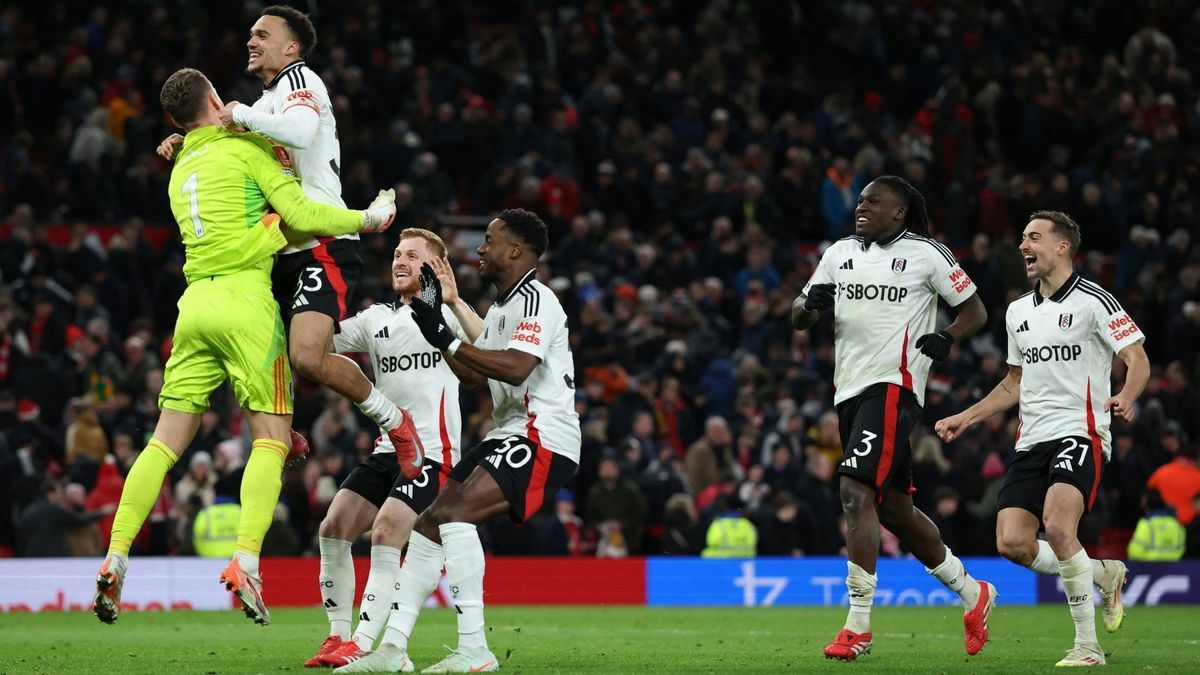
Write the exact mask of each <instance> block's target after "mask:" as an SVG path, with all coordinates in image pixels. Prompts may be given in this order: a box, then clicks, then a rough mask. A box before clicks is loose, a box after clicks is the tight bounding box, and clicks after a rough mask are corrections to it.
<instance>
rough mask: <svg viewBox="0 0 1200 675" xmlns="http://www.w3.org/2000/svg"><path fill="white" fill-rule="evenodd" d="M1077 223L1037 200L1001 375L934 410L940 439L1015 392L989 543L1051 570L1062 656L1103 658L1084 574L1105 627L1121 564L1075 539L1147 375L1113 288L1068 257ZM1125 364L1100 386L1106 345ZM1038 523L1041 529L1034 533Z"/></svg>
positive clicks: (1114, 621)
mask: <svg viewBox="0 0 1200 675" xmlns="http://www.w3.org/2000/svg"><path fill="white" fill-rule="evenodd" d="M1079 241H1080V233H1079V225H1077V224H1076V223H1075V221H1074V220H1072V219H1071V218H1070V217H1069V216H1068V215H1067V214H1065V213H1060V212H1058V211H1038V212H1036V213H1034V214H1033V215H1031V216H1030V217H1029V224H1028V225H1026V226H1025V233H1024V235H1023V236H1022V237H1021V255H1022V256H1023V257H1024V258H1025V270H1026V274H1027V275H1028V276H1029V278H1030V279H1032V280H1034V281H1035V283H1034V287H1033V290H1032V291H1030V292H1029V293H1026V294H1025V295H1023V296H1021V297H1020V298H1017V299H1016V300H1014V301H1013V302H1012V304H1010V305H1009V306H1008V313H1007V315H1006V317H1005V325H1006V326H1007V329H1008V375H1006V376H1005V378H1004V379H1003V380H1001V381H1000V384H998V385H996V388H995V389H993V390H992V391H991V393H989V394H988V395H987V396H986V397H984V398H983V400H981V401H979V402H978V403H976V404H975V405H973V406H971V407H970V408H968V409H967V410H965V411H963V412H961V413H959V414H957V415H953V416H951V417H947V418H946V419H943V420H939V421H938V422H937V424H936V425H935V426H934V429H935V430H936V431H937V433H938V435H939V436H941V437H942V438H943V439H945V440H947V441H950V440H954V439H955V438H958V437H959V436H960V435H962V433H963V431H965V430H966V429H967V428H968V427H970V426H971V425H973V424H975V423H976V422H978V421H980V420H983V419H987V418H988V417H991V416H992V415H995V414H996V413H999V412H1002V411H1004V410H1007V409H1008V408H1010V407H1012V406H1013V405H1014V404H1018V403H1019V404H1020V408H1019V410H1020V415H1021V426H1020V427H1018V431H1017V439H1016V450H1017V457H1016V459H1015V460H1014V461H1013V463H1012V465H1010V466H1009V468H1008V475H1007V476H1005V478H1004V485H1003V486H1002V487H1001V489H1000V497H999V499H998V504H997V507H998V508H999V509H1000V513H999V515H998V517H997V520H996V546H997V548H998V549H999V551H1000V553H1001V554H1002V555H1003V556H1004V557H1006V558H1008V559H1009V560H1011V561H1013V562H1015V563H1017V564H1019V565H1024V566H1025V567H1028V568H1030V569H1032V570H1034V571H1036V572H1042V573H1043V574H1055V575H1058V574H1061V576H1062V582H1063V588H1064V590H1065V591H1066V594H1067V604H1068V605H1069V606H1070V608H1071V617H1072V618H1073V619H1074V621H1075V645H1074V647H1072V648H1071V650H1069V651H1068V652H1067V655H1066V657H1065V658H1063V659H1062V660H1061V661H1059V662H1058V665H1060V666H1095V665H1104V663H1105V658H1104V651H1103V650H1102V649H1101V648H1100V644H1099V641H1098V639H1097V637H1096V616H1095V610H1094V609H1093V607H1092V585H1093V583H1094V584H1096V585H1098V586H1099V587H1100V595H1101V597H1102V599H1103V608H1104V627H1105V628H1106V629H1107V630H1108V632H1110V633H1111V632H1114V631H1116V630H1117V629H1118V628H1120V627H1121V622H1122V620H1123V618H1124V616H1125V609H1124V606H1123V605H1122V604H1121V585H1122V584H1123V583H1124V582H1125V565H1124V564H1122V563H1121V562H1119V561H1114V560H1090V559H1088V556H1087V553H1086V552H1085V551H1084V550H1083V547H1082V546H1081V545H1080V543H1079V539H1078V537H1077V534H1076V532H1077V530H1078V527H1079V519H1080V517H1081V516H1082V515H1083V514H1084V512H1085V511H1088V510H1090V509H1091V508H1092V505H1093V504H1094V503H1095V500H1096V492H1097V491H1098V490H1099V488H1100V474H1101V470H1102V468H1103V464H1104V462H1106V461H1108V458H1109V454H1110V452H1111V447H1110V438H1111V437H1110V434H1109V430H1108V426H1109V419H1110V417H1111V414H1112V413H1116V414H1117V415H1119V416H1120V417H1121V418H1123V419H1125V420H1126V421H1132V420H1133V417H1134V407H1133V402H1134V401H1135V400H1136V399H1137V397H1138V396H1139V395H1141V393H1142V390H1143V389H1145V387H1146V381H1147V380H1148V379H1149V377H1150V363H1149V361H1148V360H1147V358H1146V351H1145V349H1143V347H1142V343H1143V342H1144V340H1145V335H1143V333H1142V331H1141V330H1140V329H1139V328H1138V326H1137V324H1136V323H1134V322H1133V320H1132V319H1130V318H1129V314H1127V313H1126V312H1125V310H1124V309H1122V308H1121V305H1120V303H1118V302H1117V300H1116V298H1114V297H1113V296H1112V295H1110V294H1109V293H1108V292H1107V291H1105V290H1104V289H1103V288H1101V287H1100V286H1098V285H1096V284H1094V283H1092V282H1090V281H1087V280H1085V279H1081V278H1080V277H1079V276H1078V275H1077V274H1075V273H1074V272H1073V270H1072V267H1071V260H1072V258H1073V257H1074V255H1075V253H1076V252H1077V251H1078V250H1079ZM1113 354H1116V355H1117V356H1118V357H1119V358H1120V359H1121V360H1122V361H1124V362H1125V364H1126V365H1127V366H1128V370H1127V372H1126V376H1125V386H1124V387H1122V388H1121V391H1120V393H1118V394H1117V395H1116V396H1113V395H1112V394H1111V392H1110V388H1109V375H1110V372H1111V369H1112V357H1113ZM1042 524H1044V525H1045V527H1046V539H1047V541H1039V540H1038V538H1037V533H1038V528H1039V525H1042Z"/></svg>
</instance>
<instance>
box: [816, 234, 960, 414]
mask: <svg viewBox="0 0 1200 675" xmlns="http://www.w3.org/2000/svg"><path fill="white" fill-rule="evenodd" d="M827 283H836V284H837V293H836V297H835V299H834V304H833V336H834V348H835V358H836V362H835V363H834V371H833V386H834V389H835V391H834V396H833V401H834V403H835V404H837V403H841V402H842V401H845V400H847V399H850V398H853V397H854V396H857V395H858V394H860V393H862V391H863V390H865V389H866V388H867V387H870V386H871V385H873V384H878V383H881V382H890V383H892V384H898V385H900V386H902V387H904V388H905V389H908V390H909V391H911V392H913V394H915V395H916V397H917V402H918V403H919V404H921V405H925V380H926V378H927V377H928V375H929V366H930V364H932V363H933V361H932V360H931V359H930V358H929V357H927V356H925V355H924V354H922V353H921V351H920V350H918V349H917V348H916V347H915V346H914V343H916V341H917V338H919V337H921V336H922V335H925V334H926V333H932V332H934V331H935V330H937V327H936V326H935V323H936V321H937V302H938V297H939V296H941V297H942V298H945V300H946V302H947V303H949V304H950V306H951V307H957V306H959V305H960V304H962V303H963V302H965V301H966V300H967V299H968V298H970V297H971V296H972V295H974V294H975V284H974V283H972V282H971V278H970V277H968V276H967V273H966V272H964V271H963V269H962V268H961V267H959V265H958V261H956V260H955V259H954V254H953V253H951V252H950V249H948V248H946V247H945V246H943V245H942V244H940V243H938V242H936V241H934V240H932V239H929V238H927V237H921V236H917V235H915V234H912V233H910V232H908V230H902V231H901V232H899V233H898V234H896V235H895V236H894V237H892V238H891V239H888V240H887V241H882V242H874V243H871V242H869V241H868V240H867V239H866V238H864V237H859V236H853V237H846V238H845V239H841V240H839V241H836V242H834V243H833V244H832V245H830V246H829V248H827V249H825V253H824V254H822V255H821V261H820V262H819V263H818V264H817V269H816V271H814V272H813V275H812V278H811V279H809V281H808V284H807V285H805V287H804V294H805V295H808V292H809V289H811V288H812V286H813V284H827Z"/></svg>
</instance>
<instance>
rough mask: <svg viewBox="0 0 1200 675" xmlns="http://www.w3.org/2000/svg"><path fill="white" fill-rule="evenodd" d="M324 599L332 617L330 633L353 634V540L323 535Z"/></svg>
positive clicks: (341, 635) (322, 577)
mask: <svg viewBox="0 0 1200 675" xmlns="http://www.w3.org/2000/svg"><path fill="white" fill-rule="evenodd" d="M318 543H319V545H320V548H321V576H320V577H319V578H320V582H321V602H322V603H323V604H324V605H325V614H326V615H327V616H328V617H329V634H330V635H336V636H338V637H340V638H341V639H343V640H346V639H349V637H350V615H351V614H353V613H354V559H353V558H352V557H351V556H350V542H348V541H345V540H342V539H332V538H329V537H321V538H320V539H318Z"/></svg>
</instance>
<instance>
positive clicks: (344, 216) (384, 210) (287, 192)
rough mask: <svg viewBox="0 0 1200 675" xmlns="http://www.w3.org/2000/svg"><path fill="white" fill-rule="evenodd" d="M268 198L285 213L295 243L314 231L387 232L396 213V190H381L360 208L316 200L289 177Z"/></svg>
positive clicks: (277, 210) (326, 233) (326, 234)
mask: <svg viewBox="0 0 1200 675" xmlns="http://www.w3.org/2000/svg"><path fill="white" fill-rule="evenodd" d="M260 185H261V184H260ZM264 192H266V190H265V189H264ZM267 202H268V203H270V204H271V207H272V208H273V209H275V211H276V212H277V213H278V214H279V215H280V216H282V217H283V222H284V223H286V228H285V233H286V234H288V240H289V241H292V242H293V243H296V240H304V239H307V238H308V237H309V236H312V235H325V236H331V237H332V236H337V235H340V234H352V233H354V232H383V231H384V230H386V229H387V228H388V227H390V226H391V224H392V219H393V218H395V217H396V193H395V191H393V190H380V194H379V196H377V197H376V198H375V201H373V202H371V205H370V206H368V207H367V208H366V209H364V210H362V211H356V210H353V209H343V208H341V207H338V206H332V205H330V204H322V203H320V202H316V201H313V200H311V199H309V198H308V196H307V195H305V194H304V190H302V189H300V184H299V183H297V182H295V181H289V182H283V183H280V184H279V185H277V186H276V189H275V190H274V191H273V192H270V193H268V195H267ZM297 233H299V236H298V235H297Z"/></svg>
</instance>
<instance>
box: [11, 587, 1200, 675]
mask: <svg viewBox="0 0 1200 675" xmlns="http://www.w3.org/2000/svg"><path fill="white" fill-rule="evenodd" d="M844 616H845V610H844V609H842V608H808V607H800V608H703V609H668V608H651V607H599V608H574V607H489V608H488V609H487V621H488V631H489V632H488V641H489V643H490V644H491V647H492V651H494V652H495V653H496V655H497V656H498V657H499V658H500V663H501V670H503V671H511V672H518V671H520V672H567V673H574V672H621V673H630V672H647V671H659V672H664V673H666V672H688V671H690V672H726V671H757V672H782V671H796V670H802V671H811V670H827V671H842V672H850V671H853V672H855V673H860V672H925V673H938V672H1008V673H1015V672H1029V671H1032V670H1044V669H1046V668H1049V667H1052V666H1053V665H1054V663H1055V661H1057V660H1058V659H1060V658H1062V656H1063V653H1064V652H1065V651H1066V649H1067V648H1068V647H1069V646H1070V644H1071V639H1072V636H1073V632H1072V627H1071V619H1070V615H1069V614H1068V612H1067V607H1066V605H1065V604H1064V605H1047V606H1038V607H1004V606H1002V605H1001V606H999V607H997V609H996V610H995V612H994V613H993V614H992V619H991V631H992V639H991V642H989V643H988V645H987V646H986V647H985V648H984V650H983V651H982V652H981V653H980V654H979V655H978V656H975V657H968V656H967V655H966V653H965V652H964V651H963V640H962V618H961V616H962V615H961V610H959V609H958V608H951V607H921V608H917V607H879V608H876V609H875V611H874V616H873V619H872V620H873V622H874V626H873V627H874V630H875V648H874V650H873V651H872V653H871V654H869V655H866V656H863V657H860V658H859V659H858V661H856V662H854V663H842V662H834V661H827V660H826V659H825V658H824V656H822V654H821V649H822V648H823V647H824V646H825V644H826V643H827V642H828V641H829V640H830V639H832V638H833V636H834V634H835V633H836V632H837V630H838V629H839V628H841V623H842V620H843V618H844ZM272 620H273V623H272V624H271V625H270V626H268V627H265V628H264V627H259V626H255V625H253V624H252V623H250V622H249V621H248V620H246V619H245V618H244V617H243V616H242V614H241V612H235V611H233V610H230V611H228V612H167V613H149V614H147V613H133V612H131V613H128V614H125V615H123V616H122V617H121V619H120V621H118V622H117V624H116V625H115V626H105V625H101V624H100V623H99V622H97V621H96V619H95V617H93V616H92V615H90V614H83V613H62V614H59V613H46V614H24V613H21V614H0V672H3V673H65V672H88V673H106V672H141V673H158V674H160V675H175V674H176V673H273V672H280V671H293V672H294V671H302V670H303V669H302V668H301V667H300V664H301V663H303V661H304V660H305V659H306V658H308V657H309V656H310V655H311V654H312V652H313V651H314V650H315V649H316V646H317V644H318V643H319V642H320V641H321V640H322V639H323V638H324V628H325V626H326V623H325V613H324V612H323V611H322V610H320V609H277V610H275V611H274V612H272ZM1099 621H1100V616H1099V613H1098V612H1097V623H1099ZM1100 631H1101V632H1100V640H1101V644H1102V645H1103V646H1104V648H1105V649H1106V650H1108V652H1109V659H1108V662H1109V670H1110V671H1119V672H1134V671H1138V672H1143V671H1155V672H1190V673H1198V672H1200V607H1184V606H1175V607H1134V608H1131V609H1130V610H1129V613H1128V615H1127V617H1126V620H1125V626H1124V627H1123V628H1122V629H1121V631H1120V632H1118V633H1116V634H1115V635H1108V634H1106V633H1104V632H1103V631H1104V629H1103V627H1102V626H1101V627H1100ZM455 641H456V633H455V627H454V615H453V614H452V613H451V611H450V610H448V609H427V610H425V612H424V613H423V614H422V616H421V618H420V620H419V621H418V623H417V629H416V632H415V634H414V636H413V642H412V645H411V646H410V647H411V648H410V651H409V655H410V656H411V657H412V659H413V661H414V662H415V663H416V665H417V667H418V668H421V667H424V666H428V665H431V664H432V663H434V662H435V661H437V660H438V659H440V658H441V657H442V655H443V654H444V653H445V652H444V650H443V648H442V644H443V643H445V644H451V645H452V644H454V643H455ZM308 672H314V671H308Z"/></svg>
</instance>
